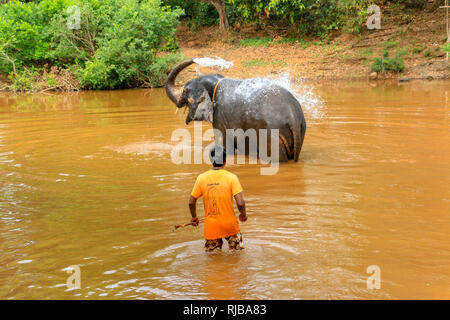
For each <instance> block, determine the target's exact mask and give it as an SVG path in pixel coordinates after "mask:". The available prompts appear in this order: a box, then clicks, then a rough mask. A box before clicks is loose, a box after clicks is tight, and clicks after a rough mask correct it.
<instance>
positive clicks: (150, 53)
mask: <svg viewBox="0 0 450 320" xmlns="http://www.w3.org/2000/svg"><path fill="white" fill-rule="evenodd" d="M70 5H77V6H78V7H79V9H80V28H79V29H70V28H68V26H67V22H68V20H69V18H70V15H71V14H72V13H70V12H67V8H68V7H69V6H70ZM182 13H183V11H182V10H181V9H175V10H170V9H169V8H168V7H163V6H161V1H160V0H143V1H142V0H102V1H97V0H83V1H81V0H42V1H40V2H29V3H23V2H20V1H15V0H14V1H10V2H9V3H7V4H3V5H0V72H2V73H3V74H9V73H11V72H12V73H14V77H13V78H15V79H17V81H18V83H22V82H24V84H23V85H20V87H27V85H25V84H26V81H22V72H21V71H20V70H21V69H23V67H25V66H27V67H29V68H31V67H33V68H35V70H40V72H41V73H42V72H43V66H44V65H45V64H48V65H50V66H58V67H59V68H66V69H71V70H72V68H70V66H73V65H78V66H79V68H78V69H77V72H76V75H77V76H78V77H79V82H80V84H81V85H82V86H83V87H84V88H89V89H114V88H127V87H136V86H159V85H161V84H162V81H161V79H163V78H165V74H166V72H167V71H168V70H169V69H170V67H171V66H172V64H173V63H175V62H176V61H178V60H177V59H179V58H180V57H179V56H178V55H172V54H168V55H167V56H166V55H165V56H162V57H158V54H159V52H162V51H171V50H175V49H176V48H177V47H178V46H177V44H176V38H175V28H176V26H177V24H178V19H179V17H180V15H181V14H182ZM155 72H157V73H158V74H154V73H155ZM25 77H26V78H28V79H32V78H33V77H29V75H28V76H27V75H26V74H25ZM19 80H20V81H19Z"/></svg>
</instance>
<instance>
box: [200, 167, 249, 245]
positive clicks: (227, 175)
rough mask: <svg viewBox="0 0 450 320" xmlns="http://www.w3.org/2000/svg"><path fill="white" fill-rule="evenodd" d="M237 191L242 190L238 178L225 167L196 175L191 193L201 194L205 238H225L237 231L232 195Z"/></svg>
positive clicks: (237, 224)
mask: <svg viewBox="0 0 450 320" xmlns="http://www.w3.org/2000/svg"><path fill="white" fill-rule="evenodd" d="M239 192H242V186H241V184H240V182H239V179H238V178H237V176H236V175H235V174H233V173H231V172H229V171H227V170H225V169H219V170H208V171H206V172H205V173H202V174H201V175H199V176H198V177H197V180H196V181H195V185H194V188H193V189H192V193H191V195H192V196H193V197H194V198H200V197H201V196H203V205H204V207H205V229H204V236H205V239H207V240H213V239H219V238H225V237H229V236H232V235H235V234H236V233H238V232H239V223H238V221H237V219H236V215H235V214H234V208H233V196H235V195H237V194H238V193H239Z"/></svg>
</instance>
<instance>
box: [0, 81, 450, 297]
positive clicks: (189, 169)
mask: <svg viewBox="0 0 450 320" xmlns="http://www.w3.org/2000/svg"><path fill="white" fill-rule="evenodd" d="M448 88H449V83H448V82H413V83H409V84H405V85H403V84H402V85H397V84H378V85H376V86H370V85H369V84H365V83H348V82H347V83H344V82H342V83H321V84H318V85H316V90H317V91H316V93H317V94H318V95H319V96H320V97H321V98H322V99H323V101H324V102H325V103H324V104H323V105H321V114H322V116H321V117H315V116H314V110H313V109H311V108H310V110H306V111H305V113H306V114H305V115H306V117H307V120H308V131H307V136H306V139H305V143H304V147H303V151H302V154H301V159H300V161H299V162H298V163H292V162H291V163H289V164H285V165H282V166H281V167H280V170H279V172H278V174H277V175H276V176H261V175H259V172H260V167H259V166H258V165H233V166H231V167H230V168H229V170H231V171H232V172H234V173H236V174H237V175H238V176H239V177H240V179H241V182H242V184H243V186H244V189H245V191H244V195H245V197H246V200H247V206H248V212H249V220H248V222H246V223H245V224H243V225H242V232H243V235H244V241H245V247H246V249H245V250H244V251H242V252H239V253H235V252H230V251H228V249H227V248H226V245H224V250H223V252H221V253H218V254H217V253H213V254H205V253H204V252H203V241H202V230H201V228H193V227H186V228H184V229H181V230H178V231H176V232H172V227H173V225H174V224H177V223H183V222H187V221H189V212H188V208H187V198H188V196H189V193H190V191H191V188H192V185H193V183H194V180H195V178H196V176H197V175H198V174H199V173H201V172H202V171H205V170H206V169H207V168H208V167H207V165H175V164H173V163H172V162H171V161H170V152H171V148H172V146H173V145H175V144H177V143H178V142H173V141H171V134H172V131H173V130H175V129H177V128H184V127H185V125H184V115H183V114H182V112H179V113H178V114H175V107H174V106H173V105H171V103H169V101H168V99H167V98H166V96H165V93H164V91H163V90H124V91H114V92H108V91H103V92H82V93H74V94H67V93H65V94H46V95H38V94H35V95H11V94H2V95H0V177H1V179H0V219H1V223H0V298H3V299H6V298H16V299H20V298H24V299H35V298H45V299H48V298H50V299H53V298H61V299H68V298H69V299H70V298H74V299H76V298H93V299H103V298H112V299H126V298H138V299H154V298H168V299H174V298H189V299H242V298H244V299H252V298H269V299H283V298H285V299H291V298H296V299H307V298H312V299H319V298H322V299H340V298H369V299H379V298H447V299H448V298H450V271H449V268H448V264H449V262H450V242H449V238H448V233H449V230H450V218H449V215H448V213H449V212H450V210H449V209H450V188H449V187H448V186H449V185H450V174H449V173H450V171H449V169H448V168H449V165H450V158H449V155H450V135H449V132H450V130H449V129H450V128H449V119H450V107H449V104H448ZM189 128H190V129H191V130H192V126H189ZM199 210H202V206H200V208H199ZM70 265H79V266H80V268H81V286H82V288H81V290H68V289H67V287H66V279H67V277H68V274H67V273H66V272H65V268H67V267H68V266H70ZM369 265H378V266H379V267H380V268H381V289H380V290H378V291H370V290H368V289H367V288H366V279H367V277H368V276H369V275H368V274H366V269H367V267H368V266H369Z"/></svg>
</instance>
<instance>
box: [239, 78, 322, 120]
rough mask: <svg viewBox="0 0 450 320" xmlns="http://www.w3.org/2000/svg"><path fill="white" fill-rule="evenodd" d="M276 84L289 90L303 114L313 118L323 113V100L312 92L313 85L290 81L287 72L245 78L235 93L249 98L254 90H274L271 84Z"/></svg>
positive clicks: (319, 116)
mask: <svg viewBox="0 0 450 320" xmlns="http://www.w3.org/2000/svg"><path fill="white" fill-rule="evenodd" d="M274 84H275V85H278V86H280V87H283V88H285V89H286V90H288V91H290V92H291V93H292V94H293V95H294V97H295V98H296V99H297V101H298V102H299V103H300V105H301V106H302V109H303V111H304V112H305V114H306V115H307V116H309V117H311V118H313V119H321V118H323V116H324V115H325V111H324V107H325V104H324V102H323V100H322V99H321V98H320V97H319V96H317V95H316V94H315V93H314V86H312V85H306V84H305V83H304V82H303V80H301V79H297V80H296V81H292V79H291V77H290V75H289V73H283V74H281V75H280V76H279V77H276V78H275V77H272V76H267V77H265V78H252V79H246V80H244V81H243V82H242V84H241V85H240V86H239V87H238V88H237V89H236V94H238V95H240V96H241V97H242V98H244V99H250V98H251V97H252V96H253V95H254V94H255V92H256V91H261V90H264V91H267V92H266V93H268V91H270V90H275V88H274V87H273V86H271V85H274Z"/></svg>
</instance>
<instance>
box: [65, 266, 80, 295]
mask: <svg viewBox="0 0 450 320" xmlns="http://www.w3.org/2000/svg"><path fill="white" fill-rule="evenodd" d="M63 270H65V271H66V272H67V273H69V274H70V276H69V277H68V278H67V281H66V285H67V289H69V290H74V289H81V270H80V267H79V266H78V265H72V266H69V267H67V268H65V269H63Z"/></svg>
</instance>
